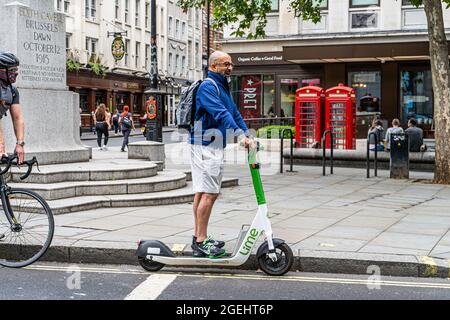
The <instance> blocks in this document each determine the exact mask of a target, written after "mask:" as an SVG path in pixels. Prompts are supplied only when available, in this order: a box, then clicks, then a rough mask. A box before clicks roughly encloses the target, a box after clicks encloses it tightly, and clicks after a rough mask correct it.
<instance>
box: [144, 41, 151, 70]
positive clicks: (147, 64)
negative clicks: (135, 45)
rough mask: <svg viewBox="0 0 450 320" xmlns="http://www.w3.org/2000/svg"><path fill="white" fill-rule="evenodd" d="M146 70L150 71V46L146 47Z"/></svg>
mask: <svg viewBox="0 0 450 320" xmlns="http://www.w3.org/2000/svg"><path fill="white" fill-rule="evenodd" d="M145 69H146V70H150V45H149V44H146V45H145Z"/></svg>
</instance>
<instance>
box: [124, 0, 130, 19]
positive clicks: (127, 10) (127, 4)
mask: <svg viewBox="0 0 450 320" xmlns="http://www.w3.org/2000/svg"><path fill="white" fill-rule="evenodd" d="M125 23H130V0H125Z"/></svg>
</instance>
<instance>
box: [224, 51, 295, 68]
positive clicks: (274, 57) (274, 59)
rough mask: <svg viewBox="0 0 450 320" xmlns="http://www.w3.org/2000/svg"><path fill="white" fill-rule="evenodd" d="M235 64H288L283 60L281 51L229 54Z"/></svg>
mask: <svg viewBox="0 0 450 320" xmlns="http://www.w3.org/2000/svg"><path fill="white" fill-rule="evenodd" d="M231 57H232V59H233V61H234V63H236V64H237V65H262V64H263V65H264V64H266V65H273V64H289V62H286V61H284V60H283V53H282V52H267V53H265V52H262V53H241V54H232V55H231Z"/></svg>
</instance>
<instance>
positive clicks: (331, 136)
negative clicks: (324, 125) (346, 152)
mask: <svg viewBox="0 0 450 320" xmlns="http://www.w3.org/2000/svg"><path fill="white" fill-rule="evenodd" d="M327 134H329V135H330V174H333V150H334V143H333V132H332V131H331V130H326V131H325V132H324V133H323V136H322V141H321V143H322V150H323V155H322V168H323V175H324V176H325V175H326V170H325V167H326V151H325V149H326V148H325V147H326V138H327Z"/></svg>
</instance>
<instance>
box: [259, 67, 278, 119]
mask: <svg viewBox="0 0 450 320" xmlns="http://www.w3.org/2000/svg"><path fill="white" fill-rule="evenodd" d="M262 91H263V100H262V110H261V111H262V113H261V117H263V118H271V117H274V116H275V114H276V110H275V77H274V76H273V75H264V76H263V90H262Z"/></svg>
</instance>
